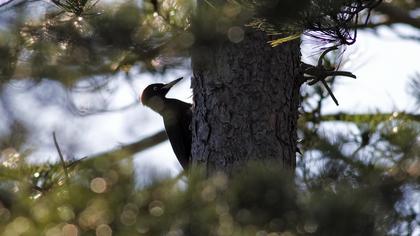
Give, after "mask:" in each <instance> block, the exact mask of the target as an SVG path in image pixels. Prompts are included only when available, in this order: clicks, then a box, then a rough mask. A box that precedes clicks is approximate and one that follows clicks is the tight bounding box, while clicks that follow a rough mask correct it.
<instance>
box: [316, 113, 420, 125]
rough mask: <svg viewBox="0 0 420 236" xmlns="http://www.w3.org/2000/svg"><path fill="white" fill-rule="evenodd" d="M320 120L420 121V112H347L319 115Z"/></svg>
mask: <svg viewBox="0 0 420 236" xmlns="http://www.w3.org/2000/svg"><path fill="white" fill-rule="evenodd" d="M319 119H320V121H343V122H355V123H366V122H371V121H373V120H375V121H386V120H389V119H396V120H398V119H402V120H409V121H416V122H420V114H411V113H404V112H399V113H397V112H394V113H377V114H369V113H362V114H347V113H342V112H340V113H336V114H329V115H322V116H320V117H319Z"/></svg>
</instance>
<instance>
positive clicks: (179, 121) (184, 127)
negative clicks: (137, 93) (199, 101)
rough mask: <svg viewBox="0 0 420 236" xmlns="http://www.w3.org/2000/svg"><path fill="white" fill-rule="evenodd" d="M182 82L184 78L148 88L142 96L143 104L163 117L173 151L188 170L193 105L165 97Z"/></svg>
mask: <svg viewBox="0 0 420 236" xmlns="http://www.w3.org/2000/svg"><path fill="white" fill-rule="evenodd" d="M180 80H182V77H181V78H178V79H176V80H174V81H172V82H170V83H168V84H151V85H149V86H147V88H146V89H144V91H143V93H142V95H141V102H142V103H143V105H145V106H147V107H150V108H151V109H152V110H154V111H155V112H157V113H159V114H160V115H161V116H162V117H163V123H164V125H165V130H166V134H167V135H168V138H169V141H170V143H171V146H172V149H173V150H174V153H175V155H176V157H177V158H178V161H179V163H180V164H181V166H182V168H184V170H187V169H188V166H189V162H190V156H191V127H190V124H191V119H192V111H191V104H189V103H185V102H182V101H180V100H177V99H172V98H166V97H165V96H166V94H167V93H168V92H169V90H170V89H171V88H172V86H174V85H175V84H176V83H178V82H179V81H180Z"/></svg>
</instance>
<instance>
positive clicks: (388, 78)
mask: <svg viewBox="0 0 420 236" xmlns="http://www.w3.org/2000/svg"><path fill="white" fill-rule="evenodd" d="M395 30H397V31H398V32H400V33H402V34H405V35H410V34H411V35H413V34H416V35H417V37H420V35H419V34H420V33H419V32H420V31H418V30H416V29H412V28H410V27H407V26H404V25H400V26H397V27H395ZM376 34H377V35H375V34H374V33H372V32H368V31H364V32H360V31H359V35H358V40H357V43H356V44H355V45H353V46H350V47H348V48H347V49H346V50H345V52H344V55H343V58H344V59H343V62H344V63H343V64H342V68H341V69H342V70H349V71H352V73H354V74H355V75H356V76H357V79H356V80H353V79H351V78H346V77H342V78H338V79H337V80H338V81H339V83H338V86H337V87H336V89H335V92H334V94H335V95H336V97H337V99H338V101H339V103H340V106H338V107H337V106H336V105H335V104H334V103H333V102H332V100H331V99H328V101H327V102H326V106H325V107H324V112H325V113H335V112H339V111H346V112H352V113H357V112H375V111H377V110H380V111H386V112H394V111H409V112H417V113H419V110H418V109H419V107H415V105H414V101H413V99H411V97H410V95H409V94H408V81H409V79H410V78H411V77H412V76H414V75H415V73H416V71H417V72H420V56H419V55H420V43H418V42H415V41H410V40H402V39H400V38H398V37H397V36H396V35H395V33H393V32H392V31H391V30H389V28H386V27H381V28H379V30H378V31H377V32H376ZM302 51H303V56H302V59H303V61H306V62H311V56H314V57H315V58H317V57H318V56H319V54H315V55H314V52H315V51H316V49H315V48H314V43H313V41H311V40H304V42H303V43H302ZM314 57H312V60H313V58H314ZM346 58H349V59H350V60H347V59H346ZM181 76H184V77H185V78H184V80H183V81H182V82H181V83H178V84H177V85H176V86H175V87H173V89H172V90H171V91H170V93H169V94H168V97H173V98H177V99H180V100H184V101H186V102H191V94H192V92H191V90H190V77H191V72H190V71H188V70H185V71H183V70H172V71H170V73H168V74H167V75H165V76H164V77H159V76H151V75H147V74H146V75H145V74H140V75H139V74H138V73H136V72H135V71H133V72H131V76H130V77H129V78H127V77H125V75H124V74H119V75H118V76H117V77H116V78H114V79H113V80H112V82H111V83H110V84H109V87H110V90H112V91H115V93H114V96H112V100H110V98H109V96H108V94H107V93H106V92H104V93H102V94H96V95H95V96H86V95H80V94H79V95H76V96H75V103H76V104H79V105H81V106H85V107H86V108H89V107H90V106H91V105H92V106H93V105H94V103H96V102H97V101H102V100H103V101H105V102H107V103H109V104H110V106H111V107H114V108H116V107H123V106H125V105H128V104H131V103H132V102H138V96H139V95H140V93H141V91H143V89H144V88H145V87H146V86H147V85H149V84H151V83H157V82H169V81H171V80H172V79H175V78H178V77H181ZM23 87H25V85H24V84H23V85H22V84H21V83H13V84H12V85H9V86H8V87H7V89H6V91H5V92H6V93H8V94H9V95H10V96H7V94H6V96H5V97H8V99H10V102H11V104H12V106H11V108H10V109H11V110H13V113H14V115H15V116H16V117H19V119H21V120H23V121H25V123H28V124H29V125H30V127H32V129H33V130H34V133H33V134H32V137H31V141H30V142H29V143H28V144H27V145H26V148H28V149H29V150H31V151H32V155H31V157H30V160H31V161H35V162H37V161H45V160H57V154H56V152H55V149H54V146H53V140H52V132H53V131H55V132H56V133H57V138H58V140H59V142H60V141H61V143H62V148H63V150H64V153H65V154H66V157H67V158H69V159H70V158H75V159H78V158H81V157H84V156H92V155H94V154H96V153H100V152H103V151H106V150H110V149H114V148H118V146H120V145H121V144H128V143H131V142H135V141H138V140H140V139H142V138H144V137H147V136H149V135H151V134H154V133H156V132H158V131H161V130H163V129H164V126H163V122H162V119H161V117H160V116H159V115H158V114H156V113H155V112H153V111H152V110H150V109H148V108H146V107H144V106H143V105H141V104H140V103H139V102H138V105H136V106H133V107H131V108H130V109H127V110H125V111H123V112H116V113H105V114H101V115H95V116H88V117H78V116H75V115H69V113H68V111H67V110H65V109H63V107H62V102H63V101H64V100H65V99H67V97H66V95H65V94H66V93H65V90H64V88H63V87H62V86H61V85H60V84H58V83H55V82H48V83H44V84H41V85H39V86H37V87H34V88H33V89H31V90H29V91H28V90H26V89H24V88H23ZM305 89H307V88H306V86H303V88H302V90H305ZM40 100H41V101H44V102H40ZM92 101H95V102H92ZM91 103H92V104H91ZM0 109H1V107H0ZM4 122H7V121H5V120H0V132H2V128H1V127H2V126H3V127H4ZM3 132H4V129H3ZM134 162H135V164H136V168H135V169H136V170H137V171H136V174H137V177H138V182H139V184H140V185H143V184H147V181H148V175H150V174H156V173H159V174H160V175H163V176H173V175H176V174H177V173H178V172H179V171H180V170H181V167H180V165H179V164H178V163H177V160H176V158H175V155H174V154H173V152H172V149H171V146H170V144H169V142H165V143H162V144H159V145H157V146H155V147H153V148H150V149H148V150H146V151H143V152H141V153H139V154H137V155H135V158H134Z"/></svg>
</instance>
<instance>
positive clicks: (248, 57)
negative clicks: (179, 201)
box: [192, 30, 300, 173]
mask: <svg viewBox="0 0 420 236" xmlns="http://www.w3.org/2000/svg"><path fill="white" fill-rule="evenodd" d="M269 40H270V38H269V36H267V35H266V33H264V32H260V31H255V30H251V31H250V32H246V33H245V35H244V39H243V40H242V41H241V42H239V43H232V42H229V41H224V42H218V43H213V44H211V45H207V46H203V45H201V46H197V47H196V48H195V50H194V52H193V55H192V67H193V73H194V78H193V79H192V88H193V100H194V111H193V121H192V133H193V134H192V136H193V141H192V161H193V164H198V165H204V166H205V168H206V169H207V171H208V173H213V172H215V171H224V172H227V173H230V172H231V171H232V169H234V168H235V167H240V166H243V165H244V164H245V162H247V161H254V160H255V161H258V162H261V161H262V162H264V161H269V162H270V163H271V162H272V161H273V160H274V161H276V162H278V163H280V164H282V165H283V166H284V167H285V168H287V169H294V168H295V165H296V139H297V135H296V130H297V119H298V106H299V99H300V96H299V87H300V85H299V84H298V79H297V78H298V76H299V75H300V72H299V64H300V42H299V40H294V41H291V42H288V43H285V44H282V45H280V46H277V47H274V48H273V47H271V46H270V45H269V44H268V43H267V42H268V41H269Z"/></svg>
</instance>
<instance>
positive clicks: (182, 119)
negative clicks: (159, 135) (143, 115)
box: [164, 101, 192, 169]
mask: <svg viewBox="0 0 420 236" xmlns="http://www.w3.org/2000/svg"><path fill="white" fill-rule="evenodd" d="M174 106H177V108H178V109H176V111H174V112H173V115H171V116H168V117H167V118H166V119H165V118H164V123H165V129H166V133H167V134H168V138H169V141H170V143H171V146H172V149H173V150H174V153H175V155H176V157H177V159H178V161H179V163H180V164H181V166H182V167H183V168H184V169H187V168H188V165H189V161H190V155H191V127H190V124H191V118H192V111H191V104H188V103H184V102H181V101H178V102H177V104H175V105H174Z"/></svg>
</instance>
